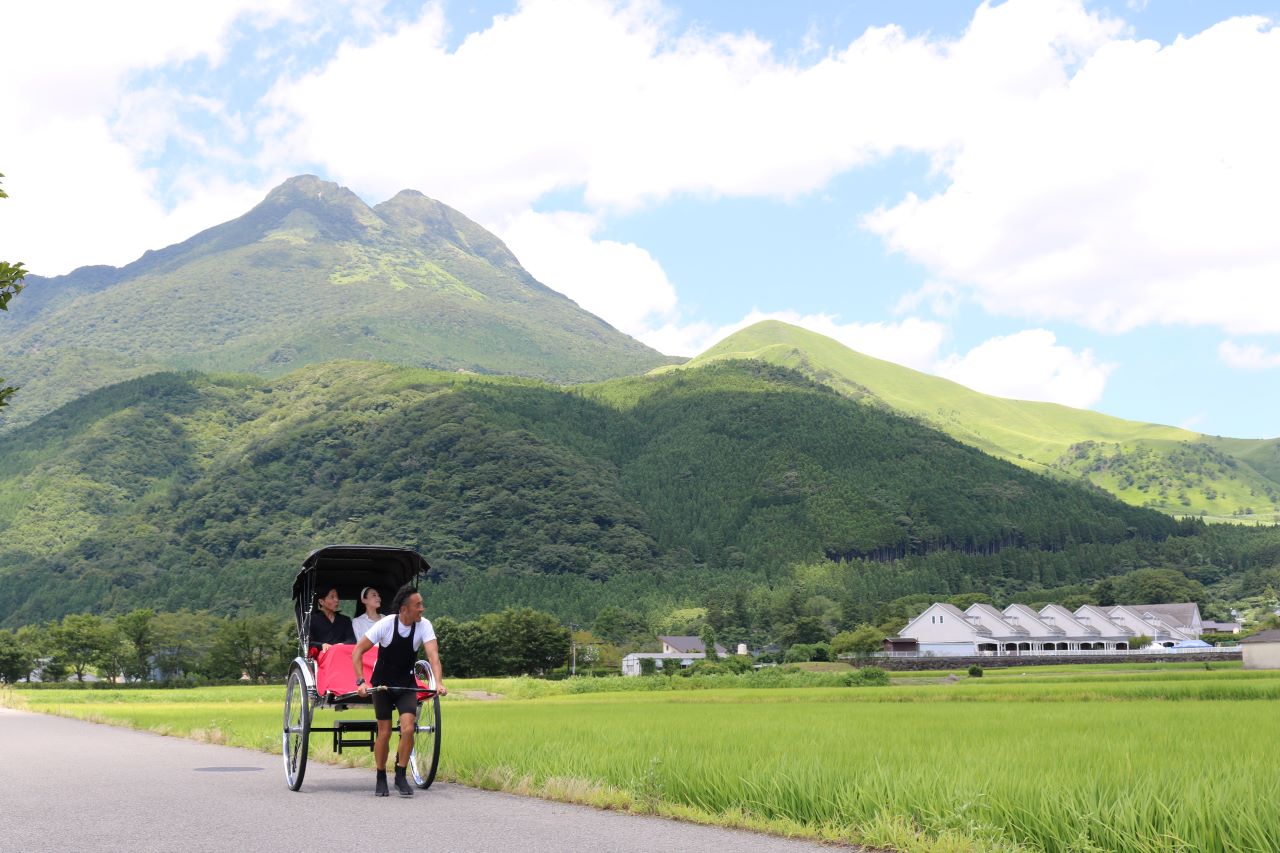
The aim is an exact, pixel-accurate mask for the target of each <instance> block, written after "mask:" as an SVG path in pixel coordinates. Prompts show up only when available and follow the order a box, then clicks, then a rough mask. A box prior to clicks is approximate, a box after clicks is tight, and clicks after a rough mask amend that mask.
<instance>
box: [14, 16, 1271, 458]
mask: <svg viewBox="0 0 1280 853" xmlns="http://www.w3.org/2000/svg"><path fill="white" fill-rule="evenodd" d="M45 5H48V4H45ZM28 6H29V7H28V8H21V7H18V6H17V4H9V5H8V6H6V7H5V9H4V10H3V11H0V29H3V30H4V31H6V32H23V33H26V34H28V35H27V37H26V38H25V39H23V40H21V42H19V43H17V44H15V45H12V46H7V47H6V50H7V51H8V52H9V57H8V59H9V61H8V62H7V68H6V74H5V75H4V76H3V78H0V105H2V106H3V107H4V108H5V114H6V116H9V117H10V121H11V122H12V126H17V127H21V128H22V131H21V132H20V133H17V134H13V133H10V134H6V135H5V137H4V138H0V171H3V172H4V173H5V174H6V178H5V187H6V189H7V190H8V191H9V193H10V195H11V198H10V199H8V200H6V201H5V202H4V203H3V204H0V257H5V258H6V259H13V260H23V261H25V262H26V263H27V265H28V266H29V267H30V268H31V269H32V270H33V271H35V272H39V273H43V274H50V275H52V274H57V273H61V272H66V271H68V270H70V269H72V268H73V267H75V266H79V265H82V264H88V263H110V264H122V263H126V262H128V261H129V260H132V259H133V258H135V257H137V256H138V255H139V254H141V253H142V252H143V251H144V250H146V249H149V248H157V247H160V246H163V245H167V244H169V243H172V242H176V241H178V240H181V239H184V238H186V237H187V236H190V234H192V233H194V232H195V231H197V230H200V229H201V228H205V227H208V226H210V225H213V224H216V223H218V222H221V221H225V220H226V219H229V218H232V217H234V216H237V215H239V214H240V213H243V212H244V211H245V210H247V209H248V208H249V207H251V206H252V205H253V204H254V203H256V202H257V201H258V200H260V199H261V197H262V195H263V194H265V193H266V192H267V191H268V190H269V189H270V188H271V187H272V186H274V185H276V184H278V183H279V182H280V181H282V180H284V179H285V178H287V177H289V176H291V175H294V174H299V173H303V172H310V173H315V174H319V175H321V176H322V177H325V178H327V179H330V180H335V181H338V182H339V183H341V184H343V185H346V186H349V187H351V188H352V189H353V190H354V191H356V192H357V193H358V194H359V195H360V196H361V197H362V198H364V199H365V200H366V201H368V202H369V203H370V204H373V203H377V202H379V201H382V200H384V199H386V198H388V197H390V196H391V195H393V194H394V193H395V192H396V191H398V190H399V189H402V188H405V187H412V188H415V189H419V190H421V191H423V192H425V193H426V194H428V195H430V196H433V197H435V198H439V199H441V200H442V201H445V202H446V203H448V204H451V205H453V206H454V207H456V208H458V209H459V210H461V211H463V212H464V213H466V214H468V215H469V216H471V217H472V218H474V219H476V220H477V221H479V222H481V223H482V224H483V225H485V226H486V227H489V228H490V229H492V230H493V231H495V232H496V233H498V234H499V235H500V236H501V237H503V239H505V240H506V241H507V242H508V244H509V245H510V246H511V247H512V249H513V250H514V251H515V252H516V254H517V255H518V256H519V257H520V258H521V260H522V261H523V262H524V263H525V265H526V266H527V267H528V268H529V269H530V271H531V272H533V273H534V274H535V275H536V276H538V278H540V279H541V280H542V281H544V282H545V283H546V284H548V285H549V286H551V287H554V288H556V289H558V290H561V291H562V292H564V293H566V294H568V295H569V296H571V297H572V298H574V299H576V300H577V301H578V302H579V303H580V304H582V305H583V306H584V307H586V308H588V309H589V310H592V311H594V312H595V313H597V314H599V315H601V316H602V317H604V318H605V319H607V320H609V321H610V322H611V323H613V324H614V325H615V326H618V327H619V328H621V329H623V330H624V331H626V332H628V333H629V334H632V335H634V336H636V337H638V338H640V339H642V340H644V341H646V342H648V343H650V344H651V345H653V346H655V347H657V348H658V349H661V350H663V351H664V352H669V353H678V354H685V355H691V354H694V353H696V352H697V351H699V350H700V349H702V348H704V347H706V346H708V345H710V344H712V343H714V342H715V340H717V339H718V338H720V337H722V336H723V335H725V334H728V333H729V332H731V331H732V330H734V329H735V328H740V327H741V326H743V325H744V324H746V323H749V322H751V321H753V320H756V319H760V318H763V317H779V318H782V319H787V320H790V321H792V322H797V323H800V324H802V325H805V326H808V327H810V328H814V329H815V330H817V331H821V332H823V333H825V334H829V335H832V336H833V337H836V338H837V339H839V340H841V341H842V342H844V343H846V344H848V345H849V346H852V347H854V348H855V349H859V350H861V351H863V352H868V353H870V354H873V355H877V356H879V357H882V358H887V359H889V360H892V361H897V362H899V363H903V364H907V365H910V366H912V367H915V368H917V369H921V370H926V371H929V372H932V373H936V374H938V375H943V376H947V377H949V378H953V379H955V380H956V381H959V382H962V383H963V384H966V385H970V386H971V387H975V388H978V389H979V390H982V391H985V392H988V393H994V394H1000V395H1003V396H1013V397H1019V398H1028V399H1043V400H1052V401H1055V402H1062V403H1065V404H1067V405H1073V406H1080V407H1088V408H1094V409H1098V410H1100V411H1104V412H1107V413H1109V414H1114V415H1118V416H1122V417H1127V418H1133V419H1136V420H1145V421H1156V422H1160V423H1168V424H1174V425H1182V426H1186V427H1188V428H1191V429H1195V430H1198V431H1203V432H1208V433H1213V434H1221V435H1235V436H1241V437H1271V436H1276V435H1280V393H1277V391H1280V241H1278V240H1276V238H1275V235H1276V234H1277V233H1280V228H1278V227H1277V226H1280V205H1277V196H1278V195H1280V161H1278V159H1277V156H1276V154H1275V152H1276V151H1277V150H1280V118H1278V117H1277V111H1276V110H1275V109H1274V108H1273V107H1272V106H1271V104H1272V102H1273V101H1274V81H1275V80H1277V79H1280V28H1275V27H1274V25H1273V21H1276V20H1280V8H1278V6H1280V4H1278V3H1276V2H1266V0H1264V2H1251V3H1243V2H1217V3H1203V2H1189V0H1188V2H1171V1H1170V0H1166V2H1161V0H1150V2H1137V1H1136V0H1130V2H1112V3H1094V2H1081V0H1008V2H1003V3H992V4H983V5H976V4H973V5H969V4H964V3H956V2H913V3H900V2H841V3H837V2H809V3H775V2H765V0H750V2H732V3H730V2H724V3H712V2H698V3H685V4H682V3H676V2H657V0H645V2H639V3H608V2H597V0H528V2H524V3H511V2H466V0H462V1H461V2H452V0H445V1H444V2H440V3H422V2H416V0H414V1H413V2H410V0H391V2H380V0H351V2H328V3H306V2H301V0H209V2H203V3H201V4H199V5H198V6H191V7H188V6H182V5H179V4H166V3H162V2H157V0H136V2H126V3H122V4H114V5H112V6H110V7H109V8H108V7H103V6H101V4H89V3H84V4H78V5H77V8H78V9H79V14H77V15H75V16H70V17H74V19H75V20H76V21H78V23H77V24H75V25H72V26H68V24H67V20H68V19H69V16H68V14H67V11H66V9H65V8H63V7H54V8H44V7H39V8H37V7H36V5H34V4H28Z"/></svg>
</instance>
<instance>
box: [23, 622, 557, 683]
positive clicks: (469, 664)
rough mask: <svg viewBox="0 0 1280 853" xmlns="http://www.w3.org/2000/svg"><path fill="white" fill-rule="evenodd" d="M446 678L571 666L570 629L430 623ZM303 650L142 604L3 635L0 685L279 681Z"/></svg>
mask: <svg viewBox="0 0 1280 853" xmlns="http://www.w3.org/2000/svg"><path fill="white" fill-rule="evenodd" d="M433 625H434V627H435V629H436V635H437V638H438V640H439V642H440V648H441V658H442V663H443V664H444V668H445V674H446V675H448V676H451V677H455V678H460V677H477V676H505V675H525V674H529V675H541V674H546V673H548V672H550V671H552V670H555V669H557V668H561V667H564V665H565V663H566V661H567V659H568V656H569V644H570V635H569V630H568V629H567V628H565V627H564V626H563V625H561V624H560V623H559V622H558V621H556V619H555V617H553V616H550V615H549V614H546V613H541V612H539V611H537V610H533V609H531V608H520V609H508V610H504V611H502V612H501V613H489V614H485V615H483V616H481V617H479V618H478V619H474V620H469V621H459V620H455V619H450V618H449V617H447V616H445V617H440V618H438V619H436V620H433ZM297 654H298V639H297V627H296V624H295V623H294V621H293V620H292V619H288V620H286V619H281V618H277V617H274V616H267V615H262V614H256V615H244V616H233V617H221V616H216V615H214V614H211V613H208V612H206V611H196V612H193V611H189V610H182V611H176V612H156V611H154V610H151V609H150V608H140V609H137V610H133V611H130V612H129V613H125V614H123V615H119V616H115V617H110V616H99V615H96V614H92V613H73V614H68V615H67V616H64V617H63V618H62V619H61V620H58V621H55V622H47V623H44V624H33V625H24V626H23V627H21V628H18V629H16V630H12V631H10V630H3V629H0V681H3V682H5V683H8V684H16V683H18V682H19V681H27V682H30V681H34V680H39V681H43V682H62V681H66V680H68V679H74V680H75V681H77V682H80V683H84V681H85V679H86V676H90V675H92V676H93V677H94V678H96V679H98V680H103V681H108V682H112V683H158V684H174V685H182V684H200V683H207V682H219V681H222V682H227V681H238V680H249V681H254V682H259V683H265V682H269V681H282V680H283V679H284V677H285V675H286V673H287V672H288V668H289V665H290V662H291V661H292V660H293V658H294V657H295V656H296V655H297Z"/></svg>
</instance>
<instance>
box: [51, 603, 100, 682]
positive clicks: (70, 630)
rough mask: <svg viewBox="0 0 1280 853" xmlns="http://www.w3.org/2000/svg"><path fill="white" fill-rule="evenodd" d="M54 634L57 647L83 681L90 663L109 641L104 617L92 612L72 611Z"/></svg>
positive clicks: (77, 677)
mask: <svg viewBox="0 0 1280 853" xmlns="http://www.w3.org/2000/svg"><path fill="white" fill-rule="evenodd" d="M53 636H54V645H55V647H56V648H57V650H58V652H59V653H60V654H61V657H62V658H63V659H64V660H65V661H66V662H67V665H68V666H70V667H71V669H72V671H73V672H75V674H76V680H77V681H79V682H81V683H83V682H84V676H85V673H86V672H88V670H89V665H90V664H92V663H93V661H94V658H95V657H97V656H98V655H100V654H101V653H102V650H103V649H104V648H105V647H106V645H107V643H108V641H109V640H108V636H107V626H106V623H105V622H103V621H102V617H100V616H95V615H93V614H91V613H72V614H70V615H68V616H65V617H63V619H62V623H61V624H60V625H58V627H57V629H56V630H55V631H54V635H53Z"/></svg>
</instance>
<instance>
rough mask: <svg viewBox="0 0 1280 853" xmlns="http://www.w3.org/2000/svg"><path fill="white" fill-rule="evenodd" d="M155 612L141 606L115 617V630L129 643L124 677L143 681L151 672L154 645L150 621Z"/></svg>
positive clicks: (153, 617)
mask: <svg viewBox="0 0 1280 853" xmlns="http://www.w3.org/2000/svg"><path fill="white" fill-rule="evenodd" d="M155 616H156V613H155V611H154V610H152V609H151V608H149V607H148V608H142V609H139V610H133V611H130V612H129V613H126V614H125V615H124V616H121V617H119V618H118V619H116V630H117V631H119V632H120V635H121V636H122V637H124V639H125V640H126V641H127V642H128V644H129V652H130V654H129V657H128V659H127V660H126V661H125V665H124V674H125V677H126V678H131V679H133V680H135V681H143V680H145V679H146V678H147V677H148V676H149V675H150V674H151V655H152V652H153V650H154V646H155V642H154V640H155V637H154V634H153V631H152V624H151V623H152V621H153V620H154V619H155Z"/></svg>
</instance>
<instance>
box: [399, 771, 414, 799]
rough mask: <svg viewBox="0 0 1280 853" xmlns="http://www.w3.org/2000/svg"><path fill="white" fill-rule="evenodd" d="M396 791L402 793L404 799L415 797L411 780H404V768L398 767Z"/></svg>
mask: <svg viewBox="0 0 1280 853" xmlns="http://www.w3.org/2000/svg"><path fill="white" fill-rule="evenodd" d="M396 790H397V791H399V792H400V796H402V797H412V796H413V786H412V785H410V784H409V780H408V779H406V778H404V768H403V767H400V766H397V767H396Z"/></svg>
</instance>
